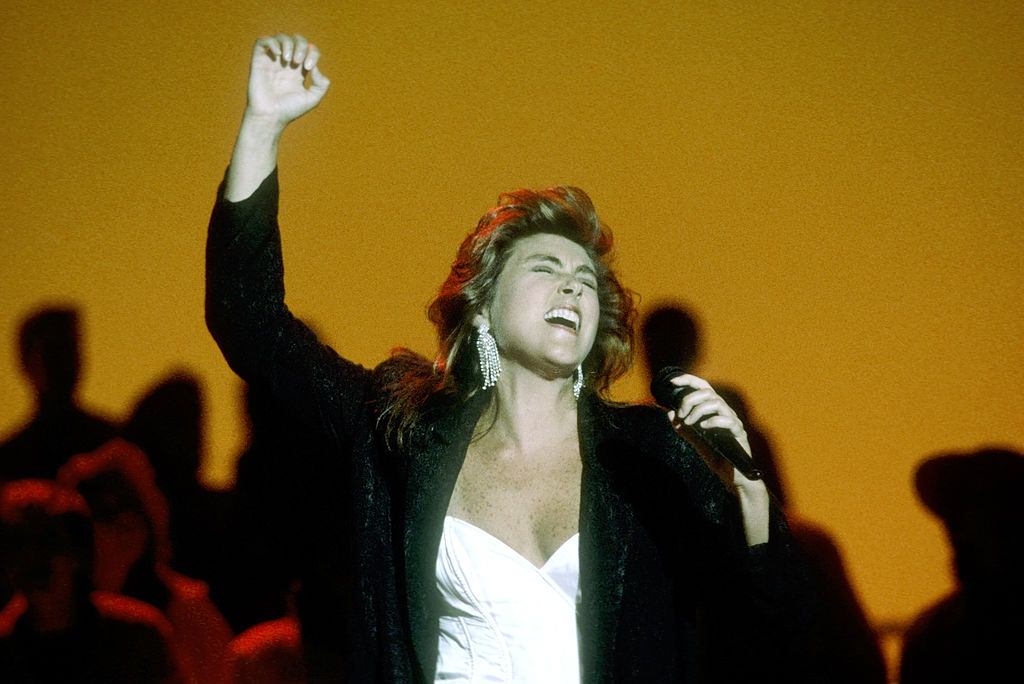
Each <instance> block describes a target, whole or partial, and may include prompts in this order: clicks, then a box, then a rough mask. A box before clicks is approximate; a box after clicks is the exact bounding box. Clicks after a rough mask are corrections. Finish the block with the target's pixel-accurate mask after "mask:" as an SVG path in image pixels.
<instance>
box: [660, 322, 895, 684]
mask: <svg viewBox="0 0 1024 684" xmlns="http://www.w3.org/2000/svg"><path fill="white" fill-rule="evenodd" d="M640 331H641V341H642V345H643V357H644V361H645V368H646V370H647V373H648V376H647V379H648V381H650V380H651V379H652V378H653V377H654V375H655V374H656V373H657V372H658V371H660V370H661V369H662V368H664V367H666V366H677V367H679V368H682V369H684V370H685V371H686V372H691V371H692V369H693V366H694V365H695V364H696V363H697V361H698V360H699V358H700V350H701V324H700V322H699V321H698V319H697V317H696V316H695V315H694V314H693V313H691V312H690V311H689V310H688V309H687V308H686V307H684V306H683V305H681V304H678V303H675V302H661V303H659V304H658V305H657V306H654V307H652V308H651V309H650V310H649V311H648V312H646V313H645V315H644V316H643V317H642V319H641V325H640ZM712 384H713V385H714V387H715V389H716V390H717V391H718V394H719V395H720V396H721V397H722V398H723V399H724V400H725V402H726V403H727V404H728V405H729V406H730V407H731V408H732V409H733V410H734V411H735V412H736V414H737V415H738V416H739V418H740V421H741V422H742V424H743V425H744V427H745V428H746V431H747V439H748V441H749V443H750V450H751V453H752V454H753V458H754V460H755V462H756V463H757V465H758V467H759V468H760V469H761V471H762V472H763V474H764V481H765V484H766V485H767V487H768V490H769V491H770V492H772V494H773V495H774V496H775V498H776V499H777V500H778V502H779V504H780V506H781V507H782V510H783V511H785V513H786V519H787V521H788V523H789V528H790V531H791V532H792V534H793V537H794V539H795V540H796V542H797V544H798V545H799V547H800V549H801V550H802V551H803V553H804V556H805V561H806V564H807V572H808V575H809V578H808V579H809V582H810V584H811V586H812V590H813V592H814V594H815V596H816V598H817V606H816V610H815V611H813V613H812V615H811V625H810V627H809V629H808V630H807V634H808V638H807V639H806V640H805V643H804V644H803V645H802V648H801V650H800V652H799V653H797V654H794V656H793V664H792V672H791V677H790V679H789V681H791V682H794V683H796V682H807V683H808V684H810V683H812V682H815V683H816V682H829V683H830V684H847V683H848V684H875V683H877V684H884V683H885V682H886V681H887V672H886V662H885V657H884V655H883V653H882V650H881V647H880V645H879V642H878V638H877V636H876V635H875V633H874V631H873V630H872V628H871V625H870V623H869V621H868V619H867V616H866V615H865V613H864V610H863V608H862V607H861V604H860V601H859V599H858V598H857V595H856V592H855V591H854V589H853V586H852V585H851V583H850V580H849V577H848V574H847V572H846V568H845V564H844V562H843V559H842V554H841V552H840V549H839V546H838V545H837V544H836V542H835V541H834V540H833V538H832V537H831V535H830V534H829V533H828V532H827V531H826V530H825V529H823V528H822V527H820V526H819V525H816V524H814V523H812V522H810V521H807V520H805V519H803V518H801V517H799V516H798V515H796V513H795V512H794V511H793V509H792V507H791V506H790V502H789V499H788V496H787V491H786V487H785V486H784V482H783V477H782V472H781V468H780V465H779V463H778V459H777V457H776V450H775V448H774V446H773V444H772V441H771V438H770V436H769V434H768V433H767V431H766V430H765V429H764V428H763V427H762V426H761V424H760V422H759V421H758V420H757V419H756V417H755V416H754V415H752V412H751V409H750V406H749V403H748V401H747V399H746V397H745V395H744V394H743V392H742V391H741V390H740V389H739V387H737V386H736V385H733V384H729V383H724V382H713V383H712ZM721 657H727V656H726V655H722V656H721Z"/></svg>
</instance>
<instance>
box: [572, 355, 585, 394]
mask: <svg viewBox="0 0 1024 684" xmlns="http://www.w3.org/2000/svg"><path fill="white" fill-rule="evenodd" d="M581 389H583V364H582V363H581V364H580V365H578V366H576V377H575V378H573V381H572V396H574V397H576V398H577V399H579V398H580V390H581Z"/></svg>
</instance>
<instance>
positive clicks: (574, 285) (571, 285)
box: [562, 276, 583, 297]
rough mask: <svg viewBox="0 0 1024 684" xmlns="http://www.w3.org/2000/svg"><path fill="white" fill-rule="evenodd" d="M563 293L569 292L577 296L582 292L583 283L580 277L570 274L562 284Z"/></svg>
mask: <svg viewBox="0 0 1024 684" xmlns="http://www.w3.org/2000/svg"><path fill="white" fill-rule="evenodd" d="M562 293H563V294H571V295H575V296H576V297H579V296H580V295H582V294H583V283H581V282H580V279H579V278H577V277H575V276H570V277H569V279H568V280H566V281H565V283H564V284H563V285H562Z"/></svg>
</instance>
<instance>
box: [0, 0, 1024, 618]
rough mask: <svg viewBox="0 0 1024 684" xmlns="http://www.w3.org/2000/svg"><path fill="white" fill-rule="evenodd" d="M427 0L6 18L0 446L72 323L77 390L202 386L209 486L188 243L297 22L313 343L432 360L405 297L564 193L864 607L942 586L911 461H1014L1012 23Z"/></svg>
mask: <svg viewBox="0 0 1024 684" xmlns="http://www.w3.org/2000/svg"><path fill="white" fill-rule="evenodd" d="M421 4H427V3H418V2H402V3H368V2H346V3H337V2H328V1H322V0H306V1H304V2H301V3H297V2H277V3H263V2H251V1H236V2H231V3H212V4H211V3H205V2H204V3H199V2H192V3H187V2H186V3H166V2H137V3H110V2H98V3H88V4H86V3H71V4H70V5H69V4H68V3H64V2H56V1H54V0H45V1H34V2H27V1H26V0H7V2H5V4H4V10H3V15H4V20H3V22H0V32H2V34H0V35H2V36H3V44H4V46H5V53H6V58H5V59H4V63H3V67H2V70H3V79H2V83H3V85H2V86H0V88H2V103H0V107H2V111H0V114H2V119H3V146H4V149H5V151H6V154H5V162H4V164H3V168H2V171H0V173H2V181H3V189H4V191H3V194H2V197H0V214H2V216H3V217H4V218H3V225H2V228H0V265H2V273H3V286H2V294H0V345H2V347H3V348H2V350H0V361H2V365H0V397H2V398H3V408H2V412H0V431H2V432H4V433H6V432H9V431H11V430H13V429H14V428H16V427H17V426H18V425H19V424H20V423H21V422H22V421H23V420H24V419H25V418H26V417H27V416H28V414H29V412H30V408H31V406H30V395H29V393H28V390H27V388H26V387H25V386H24V385H23V383H22V381H21V378H20V376H19V372H18V368H17V363H16V358H15V346H14V335H15V332H16V329H17V323H18V320H19V319H20V317H21V316H22V315H23V314H25V313H26V312H27V311H28V310H29V309H31V308H32V307H34V306H35V305H37V304H38V303H40V302H42V301H67V300H70V301H73V302H77V303H79V304H80V305H81V306H82V308H83V312H84V324H85V325H84V333H85V336H86V339H85V353H86V358H87V367H86V369H85V378H84V382H83V386H82V397H83V399H84V401H85V403H87V404H88V405H90V406H93V407H96V408H98V409H100V410H102V411H104V412H106V413H108V414H111V415H114V416H119V415H123V413H124V412H125V411H126V410H127V409H128V407H129V405H130V403H131V402H132V401H133V400H134V399H135V398H136V397H138V396H139V394H140V393H141V392H142V391H144V390H145V389H146V388H147V387H148V386H149V385H150V384H151V383H152V382H154V381H156V380H157V379H158V378H159V377H160V376H161V375H162V374H163V373H165V372H166V371H168V370H170V369H171V368H173V367H175V366H185V367H187V368H190V369H192V370H194V371H195V372H196V373H198V374H199V375H200V377H201V378H202V379H203V382H204V390H205V392H206V400H207V408H208V411H207V426H208V440H207V451H206V459H207V460H206V467H205V476H206V478H207V479H208V481H209V482H211V483H213V484H215V485H219V486H223V485H226V484H228V483H229V482H230V478H231V473H232V466H233V458H234V456H235V454H236V453H237V451H238V449H239V448H240V447H241V442H242V437H243V433H242V431H241V429H240V423H239V419H240V415H241V414H240V409H239V405H238V389H239V385H238V382H237V380H236V379H235V378H234V377H233V376H232V374H231V372H230V371H229V369H228V368H227V366H226V365H225V363H224V362H223V360H222V359H221V357H220V355H219V353H218V351H217V349H216V347H215V346H214V344H213V341H212V340H211V339H210V337H209V335H208V334H207V332H206V330H205V327H204V324H203V314H202V288H203V244H204V231H205V224H206V219H207V216H208V212H209V208H210V206H211V203H212V201H213V197H214V192H215V188H216V186H217V183H218V181H219V180H220V177H221V174H222V172H223V169H224V167H225V165H226V163H227V160H228V157H229V154H230V149H231V143H232V139H233V136H234V133H235V130H236V127H237V124H238V121H239V117H240V114H241V111H242V108H243V106H244V100H245V79H246V74H247V68H248V59H249V53H250V46H251V43H252V41H253V40H254V39H255V38H256V37H257V36H259V35H261V34H264V33H271V32H276V31H278V30H286V31H301V32H303V33H305V34H306V35H308V36H309V37H310V38H311V39H313V40H314V41H315V42H317V43H318V44H319V45H320V46H321V49H322V51H323V58H322V62H321V65H322V68H323V70H324V72H325V73H327V74H328V76H330V77H331V79H332V80H333V86H332V88H331V92H330V93H329V94H328V96H327V98H326V100H325V101H324V102H323V104H322V105H321V107H320V108H319V109H318V110H316V111H315V112H313V113H312V114H310V115H309V116H308V117H307V118H305V119H303V120H302V121H300V122H298V123H297V124H296V125H295V126H294V127H293V128H292V129H290V130H289V131H288V132H287V133H286V134H285V139H284V141H283V152H282V158H281V164H280V166H281V178H282V185H283V192H284V195H283V196H284V203H283V210H282V221H283V224H284V226H285V258H286V264H287V267H288V280H287V282H288V288H289V299H290V303H291V305H292V307H293V309H294V310H295V312H296V313H297V314H299V315H301V316H303V317H306V318H308V319H310V320H312V321H313V322H315V324H316V325H317V327H318V328H319V329H320V330H321V331H322V333H323V335H324V336H325V337H326V338H327V339H328V340H329V341H330V342H331V343H332V344H334V345H335V346H336V348H338V349H339V350H341V351H342V352H343V353H344V354H346V355H348V356H349V357H351V358H354V359H356V360H358V361H360V362H363V363H365V364H375V363H377V362H379V361H380V360H381V359H383V358H384V357H385V355H386V354H387V352H388V350H389V348H390V347H391V346H393V345H398V344H401V345H406V346H410V347H412V348H414V349H417V350H419V351H422V352H424V353H428V354H429V353H431V352H432V351H433V348H434V340H433V336H432V331H431V329H430V327H429V325H428V323H427V322H426V319H425V316H424V307H425V305H426V303H427V302H428V300H429V299H430V297H431V296H432V294H433V292H434V289H435V288H436V286H437V285H438V284H439V283H440V281H441V280H442V278H443V277H444V275H445V273H446V269H447V265H448V263H449V261H450V259H451V257H452V255H453V254H454V250H455V246H456V245H457V243H458V241H459V240H460V239H461V237H462V236H463V235H464V234H465V232H466V231H468V230H469V229H470V228H471V227H472V226H473V225H474V224H475V221H476V219H477V218H478V217H479V215H480V214H482V213H483V211H484V210H485V209H487V208H488V207H489V206H490V205H491V204H493V202H494V200H495V198H496V197H497V194H498V192H499V191H501V190H506V189H510V188H514V187H520V186H528V187H537V186H548V185H553V184H560V183H571V184H576V185H579V186H581V187H583V188H585V189H586V190H587V191H588V192H589V193H590V194H591V195H592V197H593V198H594V200H595V203H596V204H597V206H598V209H599V211H601V212H602V214H603V217H604V219H605V220H606V221H607V222H608V223H609V224H610V225H611V226H612V227H613V229H614V230H615V232H616V237H617V240H618V250H619V265H620V267H621V273H622V276H623V279H624V281H625V282H626V283H627V284H628V285H630V286H631V287H632V288H633V289H635V290H636V291H637V292H639V293H640V294H641V295H642V296H643V301H644V303H645V304H649V303H650V302H652V301H653V300H656V299H661V298H665V297H678V298H681V299H682V301H684V302H686V303H687V304H689V305H691V306H693V307H694V308H695V309H696V310H697V312H698V313H699V315H700V317H701V320H702V322H703V329H704V332H705V335H706V337H705V353H704V356H703V363H702V364H701V367H700V370H701V372H702V373H703V374H705V375H706V376H708V377H710V378H720V379H727V380H729V381H731V382H735V383H737V384H738V385H739V386H741V387H742V388H743V389H744V390H746V392H747V394H748V396H749V398H750V401H751V403H752V405H753V407H754V410H755V415H756V416H757V417H759V418H760V421H761V422H762V423H764V424H765V425H766V426H767V428H768V429H769V430H770V432H771V434H772V435H773V437H774V439H775V442H776V445H777V448H778V450H779V455H780V458H781V459H782V461H783V463H784V466H785V474H786V476H787V481H788V483H789V488H790V490H791V495H792V498H793V499H794V501H795V504H796V509H797V510H798V511H799V512H800V513H802V514H803V515H804V516H806V517H808V518H810V519H812V520H816V521H818V522H820V523H821V524H823V525H824V526H826V527H827V528H828V529H829V530H830V531H832V532H833V533H834V534H835V535H836V537H837V539H838V540H839V543H840V544H841V545H842V548H843V551H844V554H845V557H846V560H847V562H848V564H849V569H850V572H851V574H852V577H853V580H854V582H855V584H856V587H857V589H858V591H859V592H860V594H861V596H862V597H863V599H864V602H865V605H866V608H867V610H868V612H869V613H870V615H871V617H872V618H873V619H875V620H877V621H882V620H894V621H902V620H905V619H907V618H908V617H909V616H911V615H912V614H913V613H915V612H916V611H918V610H919V609H921V608H922V607H923V606H924V605H926V604H927V603H928V602H930V601H932V600H934V599H935V598H937V597H938V596H939V595H940V594H941V593H943V592H944V591H946V590H947V589H948V588H949V586H950V577H949V570H948V553H947V550H946V544H945V540H944V537H943V534H942V530H941V528H940V526H939V525H938V524H937V523H936V522H935V521H934V520H933V519H931V518H930V517H929V516H928V515H927V514H926V513H925V512H924V510H923V509H922V508H921V507H920V506H919V504H918V503H917V501H916V498H915V496H914V494H913V491H912V489H911V475H912V472H913V469H914V466H915V464H916V463H917V462H918V461H919V460H920V459H921V458H923V457H925V456H927V455H929V454H931V453H934V452H936V451H937V450H942V449H949V448H970V447H974V446H977V445H979V444H981V443H987V442H998V443H1003V444H1009V445H1011V446H1015V447H1017V448H1021V447H1024V438H1022V430H1021V428H1022V418H1021V416H1022V410H1021V409H1022V408H1024V407H1022V402H1021V399H1020V397H1021V387H1022V386H1024V351H1022V350H1024V347H1022V345H1021V339H1022V337H1024V317H1022V316H1021V304H1022V293H1024V288H1022V285H1024V231H1022V227H1024V226H1022V218H1024V206H1022V203H1024V201H1022V200H1024V193H1022V190H1021V188H1024V144H1022V143H1024V117H1022V112H1024V78H1022V75H1024V51H1022V49H1021V46H1022V45H1024V6H1022V5H1021V3H1019V2H1014V1H1007V2H984V3H971V2H939V1H936V0H921V1H919V2H901V3H884V2H843V3H837V2H826V1H821V2H811V1H809V0H805V1H799V0H791V1H788V2H771V3H748V2H691V3H680V2H662V3H643V4H642V7H640V8H638V9H632V10H628V11H627V10H625V9H621V8H619V7H618V6H619V5H624V4H625V3H611V2H608V3H595V2H578V1H571V2H559V3H551V4H549V5H548V4H523V3H514V4H510V5H508V6H507V7H504V8H498V7H492V6H491V5H490V4H485V3H469V2H465V3H455V2H443V3H430V4H431V5H433V6H431V7H421V6H420V5H421ZM75 7H77V8H78V9H73V8H75ZM644 391H645V387H644V382H643V381H642V380H641V379H640V377H639V375H634V376H631V377H629V378H627V379H626V380H625V381H623V382H622V383H621V384H620V385H619V386H618V387H617V388H616V395H617V397H618V398H623V399H626V398H639V397H642V396H643V394H644Z"/></svg>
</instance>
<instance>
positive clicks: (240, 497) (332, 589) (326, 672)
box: [213, 384, 356, 681]
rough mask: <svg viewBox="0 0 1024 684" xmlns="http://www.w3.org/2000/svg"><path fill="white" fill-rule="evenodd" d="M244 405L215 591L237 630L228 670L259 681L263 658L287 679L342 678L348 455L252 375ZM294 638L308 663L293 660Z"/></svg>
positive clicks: (349, 556)
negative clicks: (242, 440)
mask: <svg viewBox="0 0 1024 684" xmlns="http://www.w3.org/2000/svg"><path fill="white" fill-rule="evenodd" d="M244 406H245V412H246V418H247V421H248V428H249V441H248V443H247V445H246V447H245V450H244V451H243V452H242V454H241V455H240V458H239V460H238V470H237V476H236V481H235V487H234V489H233V491H232V493H231V496H232V500H231V515H230V516H229V520H230V525H229V527H228V534H227V535H226V539H227V541H226V545H225V549H226V550H227V552H226V553H225V554H224V555H225V562H224V564H223V565H222V566H221V570H222V571H223V574H222V575H221V576H220V579H219V581H217V583H216V584H215V586H214V594H213V596H214V600H215V601H216V602H217V604H218V605H219V606H221V607H222V609H223V610H224V612H225V614H226V615H227V617H228V620H229V622H230V623H231V625H232V628H233V629H234V630H235V632H236V633H237V634H239V637H238V639H236V641H235V643H233V645H232V662H233V665H232V667H231V671H232V673H233V674H234V676H235V677H236V681H256V680H254V679H252V678H251V677H253V676H255V674H254V673H260V672H263V671H264V670H263V668H270V670H272V671H277V670H280V672H281V673H283V675H282V676H285V679H284V680H283V681H299V679H292V677H293V676H294V677H298V676H299V675H298V674H296V673H297V672H301V673H302V676H303V677H306V676H308V678H309V679H310V680H311V681H338V680H339V679H340V678H342V673H343V672H344V671H345V663H344V662H342V661H341V660H340V658H339V655H338V649H337V647H336V645H337V644H338V643H339V640H343V639H345V638H346V634H347V633H348V632H347V630H348V629H349V627H348V623H349V620H350V619H352V611H351V610H350V608H349V604H348V601H347V599H346V596H347V592H348V586H349V583H350V581H351V580H350V577H349V576H350V572H349V571H348V570H347V568H349V563H350V562H351V561H350V559H352V558H354V557H355V556H356V554H355V551H354V550H353V549H352V548H351V542H350V539H349V535H348V534H347V533H346V529H347V524H348V523H347V521H348V520H350V519H351V516H352V513H351V510H350V507H351V505H352V500H351V497H350V496H349V495H348V492H349V491H350V483H351V481H352V475H351V473H349V471H348V468H349V467H350V462H349V461H348V460H347V459H341V458H337V454H336V453H335V452H334V451H332V450H331V449H330V448H329V447H328V446H327V445H325V444H323V443H322V441H320V440H321V438H320V437H318V436H316V433H314V432H312V431H311V430H309V429H308V428H307V427H306V426H304V425H303V424H301V423H300V422H298V421H297V420H296V419H294V418H293V417H292V413H291V412H290V411H288V410H287V408H286V407H283V406H281V405H280V404H279V403H278V402H277V401H276V400H275V399H274V397H273V395H272V394H271V392H269V391H268V389H267V388H265V387H261V386H258V385H251V384H247V385H245V386H244ZM300 626H301V629H300ZM243 630H245V633H244V634H243V633H242V632H243ZM300 632H301V634H302V638H301V639H299V633H300ZM295 647H299V648H300V655H301V659H302V668H301V670H296V669H295V668H294V667H293V663H292V661H291V658H292V655H294V648H295ZM289 673H290V674H289Z"/></svg>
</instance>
